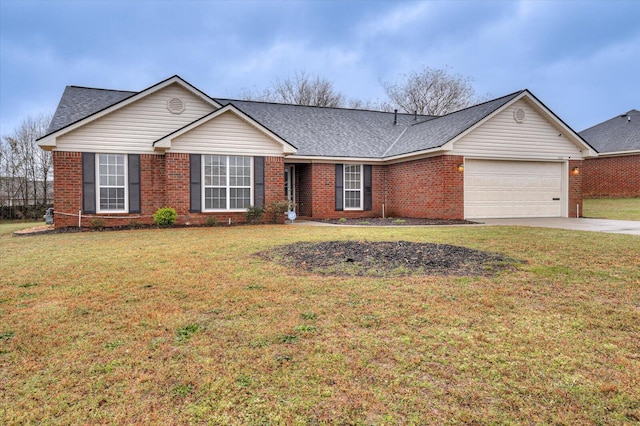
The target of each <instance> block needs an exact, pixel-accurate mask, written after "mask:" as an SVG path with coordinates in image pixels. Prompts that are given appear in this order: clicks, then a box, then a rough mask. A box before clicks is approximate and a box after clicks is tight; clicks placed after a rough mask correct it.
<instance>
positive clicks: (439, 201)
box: [386, 155, 464, 219]
mask: <svg viewBox="0 0 640 426" xmlns="http://www.w3.org/2000/svg"><path fill="white" fill-rule="evenodd" d="M462 161H463V157H460V156H453V155H443V156H438V157H430V158H424V159H421V160H413V161H407V162H404V163H396V164H392V165H390V166H388V168H387V179H386V180H387V194H388V195H387V201H388V208H387V215H388V216H399V217H419V218H429V219H462V218H463V217H464V173H462V172H459V171H458V170H457V167H458V165H459V164H460V163H462Z"/></svg>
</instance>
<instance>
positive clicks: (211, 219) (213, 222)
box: [204, 216, 218, 226]
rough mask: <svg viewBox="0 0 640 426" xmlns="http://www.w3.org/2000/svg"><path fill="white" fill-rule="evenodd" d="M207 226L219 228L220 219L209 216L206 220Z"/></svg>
mask: <svg viewBox="0 0 640 426" xmlns="http://www.w3.org/2000/svg"><path fill="white" fill-rule="evenodd" d="M204 224H205V225H206V226H218V218H217V217H215V216H209V217H208V218H206V219H205V220H204Z"/></svg>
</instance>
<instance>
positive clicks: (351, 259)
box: [258, 241, 523, 277]
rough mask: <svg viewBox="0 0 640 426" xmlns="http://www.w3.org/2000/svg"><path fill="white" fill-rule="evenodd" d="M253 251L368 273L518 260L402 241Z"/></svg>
mask: <svg viewBox="0 0 640 426" xmlns="http://www.w3.org/2000/svg"><path fill="white" fill-rule="evenodd" d="M258 255H259V256H261V257H263V258H265V259H268V260H271V261H274V262H277V263H281V264H284V265H286V266H290V267H295V268H299V269H302V270H305V271H308V272H311V273H315V274H320V275H338V276H371V277H390V276H391V277H392V276H408V275H452V276H491V275H494V274H496V273H498V272H501V271H505V270H513V269H515V268H516V267H517V265H518V264H520V263H523V262H522V261H519V260H516V259H512V258H510V257H507V256H505V255H502V254H499V253H490V252H485V251H479V250H473V249H470V248H466V247H459V246H452V245H448V244H432V243H414V242H407V241H394V242H369V241H327V242H322V243H295V244H290V245H286V246H281V247H276V248H274V249H272V250H270V251H266V252H262V253H259V254H258Z"/></svg>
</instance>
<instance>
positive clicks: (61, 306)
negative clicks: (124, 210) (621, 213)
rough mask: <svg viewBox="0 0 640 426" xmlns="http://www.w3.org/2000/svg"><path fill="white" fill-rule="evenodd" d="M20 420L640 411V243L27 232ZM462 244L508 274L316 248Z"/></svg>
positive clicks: (21, 260)
mask: <svg viewBox="0 0 640 426" xmlns="http://www.w3.org/2000/svg"><path fill="white" fill-rule="evenodd" d="M6 226H8V225H0V423H2V424H25V423H27V424H38V423H49V424H77V423H116V424H130V423H145V424H185V423H210V424H306V423H309V424H323V423H335V424H398V423H401V424H402V423H405V424H407V423H409V424H412V423H413V424H417V423H423V424H424V423H432V424H444V423H448V424H451V423H454V424H455V423H458V424H469V423H471V424H474V423H475V424H488V423H494V424H505V423H526V424H535V423H546V424H553V423H555V424H629V423H634V422H638V421H640V291H639V289H640V269H639V268H638V265H639V264H640V240H639V239H638V237H635V236H629V235H614V234H594V233H586V232H571V231H560V230H551V229H536V228H508V227H473V226H461V227H427V228H366V227H365V228H339V227H336V228H334V227H311V226H308V227H307V226H291V225H282V226H280V225H278V226H276V225H274V226H242V227H231V228H198V229H185V228H183V229H167V230H134V231H122V232H89V233H70V234H54V235H43V236H36V237H33V236H31V237H20V238H15V237H12V236H11V235H10V233H8V232H6ZM333 240H348V241H398V240H404V241H413V242H421V243H422V242H430V243H439V244H452V245H458V246H464V247H467V248H471V249H476V250H485V251H490V252H496V253H502V254H504V255H506V256H509V257H511V258H515V259H519V260H523V261H526V263H524V264H519V265H518V266H517V267H516V268H515V269H513V270H507V271H503V272H500V273H498V274H496V275H494V276H472V277H464V276H462V277H459V276H458V277H456V276H439V275H436V276H430V275H413V276H405V277H403V276H400V277H391V278H376V277H341V276H330V275H329V276H318V275H314V274H313V273H312V272H301V271H300V270H297V269H293V268H291V269H289V268H287V267H285V266H281V265H279V264H274V263H270V262H268V261H267V260H265V259H264V258H262V257H258V256H256V255H255V253H258V252H262V251H265V250H268V249H270V248H272V247H276V246H280V245H284V244H290V243H294V242H300V241H308V242H321V241H333Z"/></svg>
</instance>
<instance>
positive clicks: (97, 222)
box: [89, 217, 105, 229]
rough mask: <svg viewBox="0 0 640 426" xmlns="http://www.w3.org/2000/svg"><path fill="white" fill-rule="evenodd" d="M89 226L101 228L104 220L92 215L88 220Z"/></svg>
mask: <svg viewBox="0 0 640 426" xmlns="http://www.w3.org/2000/svg"><path fill="white" fill-rule="evenodd" d="M89 223H90V224H91V227H92V228H93V229H103V228H104V225H105V220H104V219H102V218H101V217H94V218H91V219H90V220H89Z"/></svg>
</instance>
